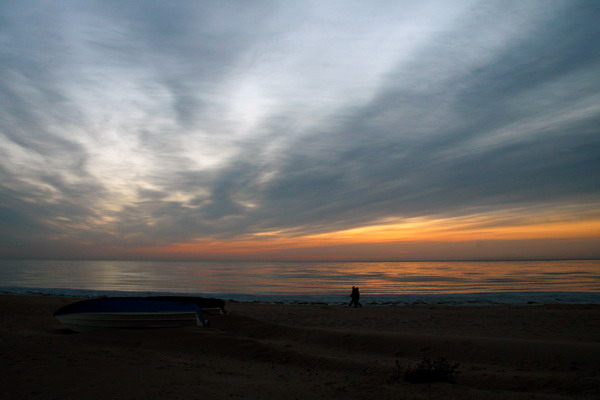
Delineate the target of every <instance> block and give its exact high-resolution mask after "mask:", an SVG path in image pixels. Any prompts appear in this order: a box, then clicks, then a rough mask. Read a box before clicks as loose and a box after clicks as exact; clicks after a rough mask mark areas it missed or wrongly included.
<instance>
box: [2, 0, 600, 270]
mask: <svg viewBox="0 0 600 400" xmlns="http://www.w3.org/2000/svg"><path fill="white" fill-rule="evenodd" d="M599 21H600V2H598V1H579V0H565V1H555V0H543V1H535V0H528V1H522V0H519V1H503V0H496V1H494V0H492V1H489V0H486V1H467V0H465V1H463V0H456V1H446V0H441V1H416V0H414V1H408V0H405V1H398V0H390V1H387V0H374V1H352V0H344V1H338V0H326V1H323V0H315V1H312V0H299V1H284V0H274V1H262V0H253V1H246V0H243V1H242V0H239V1H235V0H233V1H195V0H194V1H186V0H181V1H170V2H166V1H152V0H144V1H142V0H139V1H136V0H131V1H126V2H123V1H116V0H114V1H111V0H103V1H93V0H90V1H85V2H82V1H69V0H64V1H53V0H48V1H44V0H20V1H3V2H0V258H103V259H104V258H108V259H190V260H194V259H197V260H211V259H226V260H245V259H248V260H250V259H256V260H259V259H260V260H278V259H281V260H433V259H439V260H443V259H448V260H452V259H461V260H468V259H554V258H600V40H598V38H599V37H600V23H599Z"/></svg>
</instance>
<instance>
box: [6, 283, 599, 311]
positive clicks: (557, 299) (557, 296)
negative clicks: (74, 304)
mask: <svg viewBox="0 0 600 400" xmlns="http://www.w3.org/2000/svg"><path fill="white" fill-rule="evenodd" d="M0 295H24V296H56V297H74V298H92V297H104V296H107V297H117V296H119V297H128V296H199V297H214V298H220V299H223V300H226V301H231V302H239V303H257V304H296V305H332V306H335V305H344V304H348V302H349V296H348V294H347V293H341V294H285V293H283V294H249V293H206V292H203V293H200V292H169V291H119V290H96V289H66V288H35V287H17V286H0ZM360 301H361V303H362V304H363V305H369V306H410V305H440V306H503V305H505V306H527V305H550V304H565V305H569V304H581V305H585V304H600V292H568V291H562V292H561V291H554V292H547V291H526V292H520V291H512V292H465V293H426V294H369V293H367V294H363V295H362V296H361V300H360Z"/></svg>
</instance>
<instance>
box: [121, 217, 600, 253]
mask: <svg viewBox="0 0 600 400" xmlns="http://www.w3.org/2000/svg"><path fill="white" fill-rule="evenodd" d="M495 217H496V218H494V216H486V215H476V216H469V217H457V218H447V219H426V218H414V219H410V220H404V221H400V220H385V221H381V222H380V223H378V224H374V225H370V226H365V227H361V228H353V229H347V230H340V231H334V232H328V233H321V234H312V235H304V236H292V235H288V234H286V233H285V232H281V231H278V232H261V233H257V234H254V235H251V236H246V237H244V238H240V239H230V240H217V239H196V240H193V241H190V242H185V243H174V244H171V245H167V246H162V247H147V248H137V249H134V250H133V251H132V253H134V254H143V253H145V254H148V253H152V254H155V255H175V256H193V255H218V254H227V255H234V256H243V255H248V256H251V255H253V254H258V253H268V252H273V251H285V250H293V249H299V250H301V249H308V248H319V247H325V246H344V245H361V244H385V243H394V242H424V243H427V242H448V243H452V242H469V241H494V240H498V241H502V240H529V239H577V238H596V237H597V238H599V239H600V217H597V216H594V217H592V218H587V219H584V218H582V219H578V220H568V219H566V218H561V217H554V218H550V217H546V216H543V217H542V216H536V217H532V216H529V217H519V218H515V217H512V218H509V217H505V218H498V216H495Z"/></svg>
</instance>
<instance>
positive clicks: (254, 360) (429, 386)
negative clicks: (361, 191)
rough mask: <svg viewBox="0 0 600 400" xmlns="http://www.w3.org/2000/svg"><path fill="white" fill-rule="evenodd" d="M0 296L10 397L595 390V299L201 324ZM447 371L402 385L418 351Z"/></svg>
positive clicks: (277, 315)
mask: <svg viewBox="0 0 600 400" xmlns="http://www.w3.org/2000/svg"><path fill="white" fill-rule="evenodd" d="M74 301H77V299H73V298H66V297H51V296H13V295H2V296H0V310H1V313H2V324H1V325H0V367H1V368H2V371H3V376H2V380H1V383H0V393H2V396H3V398H7V399H9V398H10V399H13V398H14V399H80V400H81V399H84V400H86V399H106V398H110V399H141V398H143V399H166V398H168V399H232V398H247V399H282V398H285V399H295V398H297V399H308V398H310V399H341V398H343V399H432V398H440V399H531V398H534V399H598V398H600V375H599V371H600V306H599V305H561V306H527V307H516V306H515V307H511V306H487V307H449V306H404V307H396V306H391V307H384V306H378V307H367V306H365V307H362V308H348V307H342V306H327V305H283V304H250V303H233V302H229V303H228V304H227V308H228V311H230V313H229V314H225V315H212V316H209V319H210V321H211V328H208V329H207V328H177V329H155V330H120V331H102V332H88V333H81V334H77V333H72V332H70V331H68V330H67V329H64V328H63V327H62V326H61V325H60V324H59V323H58V321H56V320H55V319H54V318H53V317H52V313H53V312H54V311H56V310H57V309H58V308H60V307H61V306H63V305H65V304H68V303H71V302H74ZM440 357H443V358H445V359H446V360H447V361H448V362H449V363H450V364H452V365H454V364H458V368H457V371H456V374H455V376H454V378H455V379H454V380H455V382H454V383H450V382H434V383H425V384H423V383H421V384H416V383H409V382H406V381H405V380H403V379H402V377H403V371H405V370H406V369H410V368H411V367H414V366H415V365H417V364H418V363H419V362H421V361H422V360H424V359H431V360H436V359H438V358H440Z"/></svg>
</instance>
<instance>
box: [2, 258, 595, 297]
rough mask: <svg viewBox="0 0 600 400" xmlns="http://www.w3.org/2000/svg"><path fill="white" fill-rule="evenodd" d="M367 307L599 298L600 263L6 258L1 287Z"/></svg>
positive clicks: (13, 290)
mask: <svg viewBox="0 0 600 400" xmlns="http://www.w3.org/2000/svg"><path fill="white" fill-rule="evenodd" d="M352 286H357V287H359V288H360V292H361V302H362V304H364V305H382V306H384V305H410V304H444V305H494V304H511V305H522V304H524V305H526V304H529V305H536V304H600V260H559V261H436V262H429V261H428V262H416V261H415V262H413V261H411V262H330V261H325V262H323V261H311V262H300V261H298V262H289V261H281V262H279V261H277V262H276V261H268V262H258V261H248V262H241V261H201V262H199V261H89V260H84V261H81V260H79V261H76V260H68V261H61V260H0V293H5V294H22V295H55V296H57V295H58V296H76V297H96V296H140V295H198V296H204V297H217V298H222V299H225V300H232V301H239V302H264V303H284V304H345V303H347V302H348V301H349V294H350V291H351V288H352Z"/></svg>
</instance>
